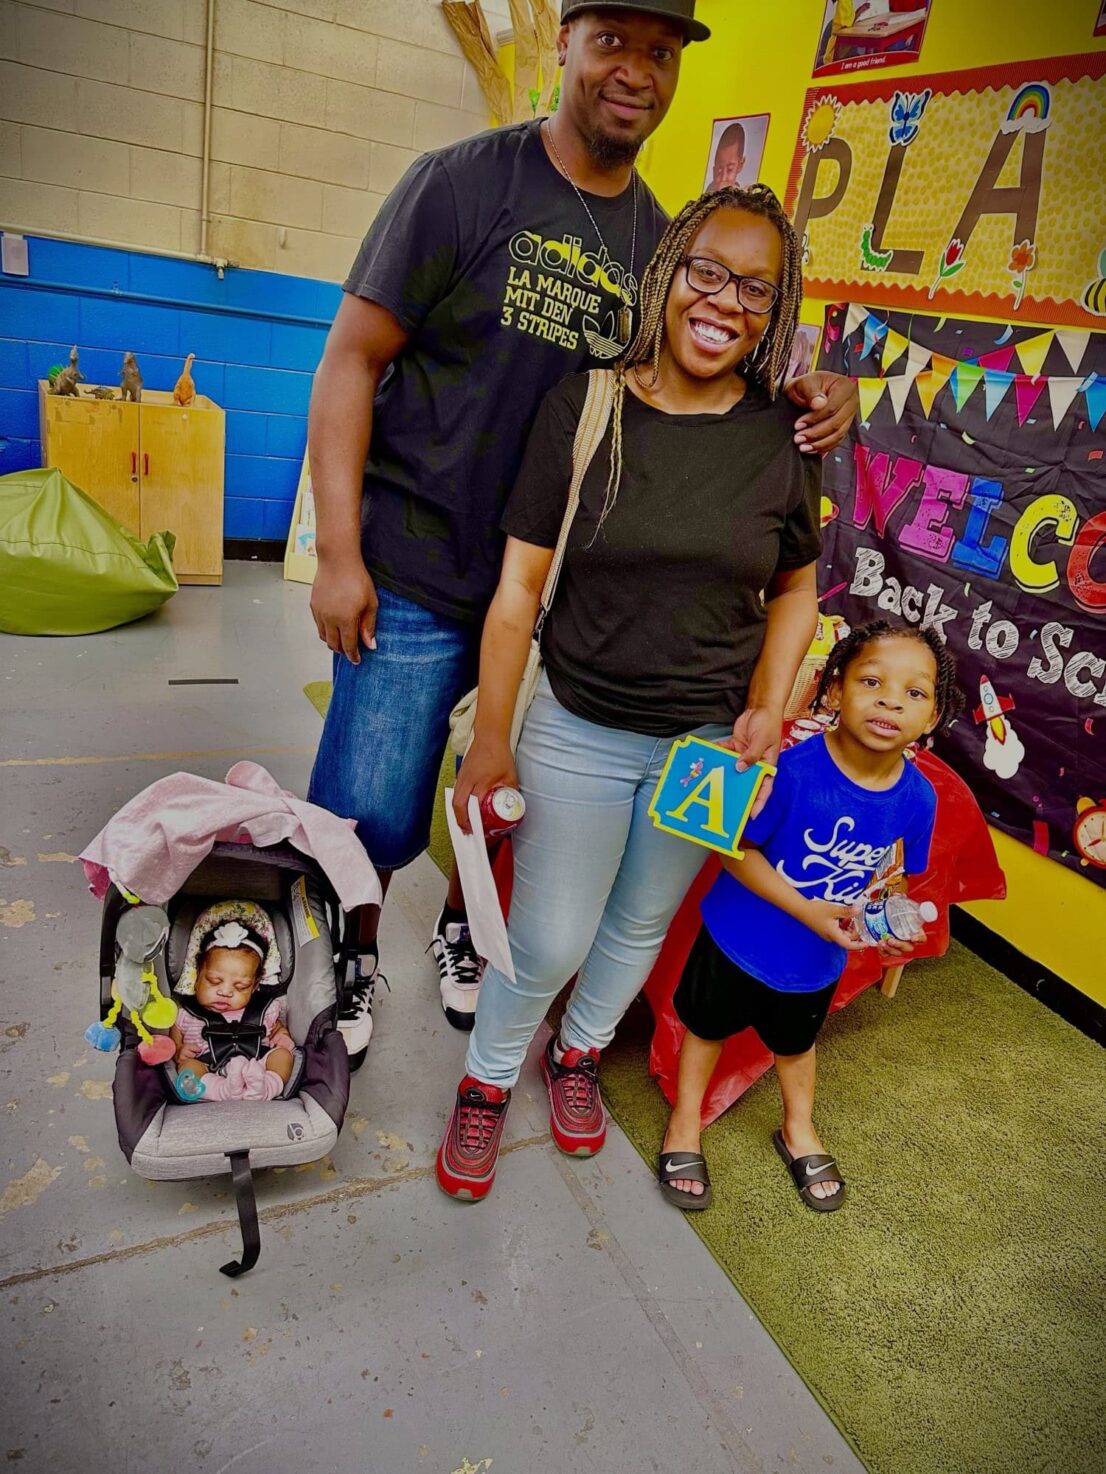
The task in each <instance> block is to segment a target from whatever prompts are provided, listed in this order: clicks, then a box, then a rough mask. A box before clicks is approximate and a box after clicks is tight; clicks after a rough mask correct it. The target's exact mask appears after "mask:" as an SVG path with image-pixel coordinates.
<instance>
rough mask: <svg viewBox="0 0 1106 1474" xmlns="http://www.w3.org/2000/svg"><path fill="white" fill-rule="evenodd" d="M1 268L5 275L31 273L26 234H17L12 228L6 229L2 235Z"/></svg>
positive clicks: (0, 249)
mask: <svg viewBox="0 0 1106 1474" xmlns="http://www.w3.org/2000/svg"><path fill="white" fill-rule="evenodd" d="M0 269H2V270H3V272H4V275H5V276H27V275H29V273H30V266H29V265H28V262H27V238H26V236H22V235H17V234H15V232H13V231H10V230H5V231H4V233H3V235H2V236H0Z"/></svg>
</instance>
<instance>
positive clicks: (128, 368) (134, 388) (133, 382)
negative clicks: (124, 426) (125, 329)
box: [119, 353, 142, 404]
mask: <svg viewBox="0 0 1106 1474" xmlns="http://www.w3.org/2000/svg"><path fill="white" fill-rule="evenodd" d="M119 382H120V383H121V384H122V386H123V392H122V394H121V395H120V396H119V397H120V399H129V400H130V401H131V403H132V404H141V403H142V375H141V374H140V373H139V372H138V364H137V362H136V361H135V356H134V354H133V353H124V354H123V372H122V373H121V374H120V375H119Z"/></svg>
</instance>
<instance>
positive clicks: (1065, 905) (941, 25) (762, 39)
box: [642, 0, 1106, 1004]
mask: <svg viewBox="0 0 1106 1474" xmlns="http://www.w3.org/2000/svg"><path fill="white" fill-rule="evenodd" d="M1097 11H1098V5H1097V0H1063V3H1060V4H1051V5H1050V4H1042V3H1041V0H1005V3H1004V4H1002V5H997V4H996V3H995V0H936V3H935V4H934V6H933V14H932V16H931V18H930V22H929V26H928V28H927V30H926V36H925V42H924V44H923V47H922V54H921V59H920V61H919V62H918V63H916V64H913V65H911V66H906V67H901V66H900V67H888V68H886V69H885V70H882V71H876V72H868V73H861V74H859V75H855V76H844V77H842V78H840V79H836V78H835V79H833V80H834V81H838V80H839V81H840V83H841V85H847V84H848V83H849V82H850V81H860V80H866V79H868V80H875V79H876V78H880V79H882V78H884V77H888V78H890V77H910V76H912V75H913V76H917V75H919V74H924V73H926V72H942V71H954V70H960V69H963V68H965V67H973V66H998V65H1001V64H1002V63H1004V62H1015V61H1030V60H1033V59H1035V58H1037V57H1046V56H1066V55H1069V54H1076V53H1080V52H1087V51H1101V50H1106V38H1100V39H1098V40H1096V39H1095V38H1094V37H1092V35H1091V30H1092V28H1093V25H1094V18H1095V16H1096V14H1097ZM696 14H697V15H699V16H700V17H701V18H702V19H703V20H705V21H706V23H707V24H708V25H709V26H710V27H711V28H712V30H713V32H714V35H713V37H712V39H711V40H710V41H708V42H706V43H705V44H703V45H695V46H689V47H688V49H687V51H686V52H685V53H684V60H683V72H682V76H681V80H680V89H679V92H678V93H677V96H676V101H675V102H674V104H673V106H672V111H671V112H670V114H669V116H668V119H667V121H666V122H665V124H664V127H663V128H662V129H661V130H660V131H659V132H658V133H657V134H656V136H655V137H654V138H653V139H652V140H651V142H650V143H649V144H648V146H647V148H646V150H645V153H644V155H643V158H642V173H643V174H644V175H645V178H646V179H647V180H648V181H649V183H650V185H651V186H652V188H653V189H654V190H655V191H656V193H657V195H658V197H659V198H660V200H661V203H662V204H663V205H664V206H665V207H666V209H669V210H673V211H675V210H678V209H679V208H680V206H682V205H683V203H684V201H685V200H687V199H689V198H690V197H691V196H692V195H696V194H698V193H699V190H700V188H701V187H702V182H703V175H704V173H705V172H706V163H707V151H708V147H709V143H710V136H711V124H712V122H713V120H714V119H715V118H727V117H740V116H742V115H745V114H751V113H770V114H771V122H770V124H769V128H768V140H767V147H766V149H765V153H764V162H763V165H762V167H761V178H762V179H763V180H764V182H765V183H766V184H770V185H771V186H772V188H773V189H774V190H775V191H776V192H777V194H779V195H780V197H781V198H782V197H783V194H784V190H785V187H786V184H787V174H788V169H789V167H790V164H791V155H792V152H793V149H794V146H795V138H796V135H797V133H798V131H799V125H800V123H801V122H802V109H803V99H804V96H805V94H806V90H807V88H808V87H810V86H812V85H814V84H813V83H812V80H811V75H810V73H811V66H812V64H813V61H814V50H815V47H816V46H817V44H818V37H819V34H820V31H821V25H822V16H823V6H822V3H821V0H787V3H780V4H775V5H765V4H764V3H763V0H699V3H698V6H697V9H696ZM1088 167H1089V168H1097V167H1100V162H1099V161H1097V160H1090V159H1089V160H1088ZM823 305H824V304H823V303H820V302H817V301H814V300H810V301H808V302H806V303H804V308H803V318H804V320H805V321H808V322H812V323H818V322H821V320H822V307H823ZM1093 797H1095V798H1097V797H1099V795H1097V794H1095V795H1093ZM995 843H996V846H997V848H998V853H999V861H1000V863H1001V864H1002V866H1003V868H1004V870H1005V871H1006V878H1007V884H1008V888H1009V898H1008V899H1007V900H1006V901H1003V902H995V901H988V902H984V903H982V904H979V905H973V906H969V907H967V908H966V909H967V910H968V911H970V912H971V913H972V914H973V915H975V916H977V917H978V919H979V920H980V921H981V922H982V923H983V924H984V925H986V926H988V927H990V928H992V930H994V931H997V932H999V933H1000V934H1001V935H1002V936H1004V937H1005V938H1006V939H1007V940H1008V941H1009V942H1011V943H1012V945H1014V946H1015V947H1017V948H1018V949H1019V951H1021V952H1024V953H1025V954H1026V955H1027V956H1029V957H1032V958H1033V959H1034V960H1036V961H1037V962H1040V963H1043V964H1044V966H1046V967H1048V968H1050V969H1051V970H1052V971H1053V972H1056V973H1058V974H1059V975H1060V976H1061V977H1062V978H1065V979H1066V980H1067V981H1068V982H1069V983H1072V984H1073V985H1074V986H1075V987H1078V988H1080V989H1082V991H1083V992H1085V993H1088V994H1090V995H1091V997H1093V998H1095V999H1097V1001H1098V1002H1100V1003H1104V1004H1106V962H1104V960H1103V959H1102V957H1101V956H1100V955H1099V954H1100V953H1101V951H1102V948H1103V946H1104V944H1106V889H1104V888H1103V887H1102V886H1098V885H1095V884H1094V883H1093V882H1092V881H1089V880H1086V879H1084V878H1083V877H1082V876H1080V875H1077V874H1075V873H1074V872H1072V871H1070V870H1066V869H1064V868H1063V867H1062V866H1060V865H1057V864H1055V863H1054V862H1053V861H1051V860H1047V859H1044V858H1043V857H1042V856H1040V855H1037V854H1034V852H1033V851H1032V850H1031V849H1029V848H1028V847H1027V846H1025V845H1022V844H1019V843H1017V842H1016V841H1015V840H1011V839H1008V838H1007V837H1006V836H1005V835H1003V834H996V835H995Z"/></svg>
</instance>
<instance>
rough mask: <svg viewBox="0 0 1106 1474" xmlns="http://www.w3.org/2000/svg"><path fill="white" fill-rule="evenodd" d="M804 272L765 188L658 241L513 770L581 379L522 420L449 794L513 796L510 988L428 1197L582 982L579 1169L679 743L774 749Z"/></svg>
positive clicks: (698, 213)
mask: <svg viewBox="0 0 1106 1474" xmlns="http://www.w3.org/2000/svg"><path fill="white" fill-rule="evenodd" d="M800 272H801V260H800V251H799V247H798V243H797V241H796V238H795V233H794V231H793V230H792V227H791V224H790V222H789V221H788V219H787V217H786V216H785V215H784V213H783V210H782V208H781V206H780V203H779V201H778V200H777V199H776V197H775V195H774V194H773V193H772V192H771V190H769V189H767V188H766V187H765V186H763V185H754V186H753V187H752V188H751V189H747V190H746V189H740V188H734V187H730V188H725V189H722V190H719V191H718V192H716V193H714V194H711V195H707V196H704V197H703V198H702V199H700V200H696V201H693V202H692V203H691V204H689V205H688V206H687V207H686V208H685V209H684V210H683V211H682V213H681V214H680V215H679V216H678V217H677V218H676V219H675V220H674V221H673V222H672V224H671V225H670V226H669V228H668V230H667V231H666V232H665V235H664V237H663V239H662V240H661V243H660V246H659V247H658V249H657V253H656V255H655V256H654V258H653V260H652V262H651V263H650V265H649V267H648V268H647V270H646V272H645V275H644V278H643V282H642V300H641V326H640V329H639V331H638V334H637V337H636V338H635V339H634V341H633V343H632V344H631V345H630V347H629V349H628V350H627V353H626V355H625V357H624V359H623V360H622V361H621V363H620V364H619V366H618V368H617V370H616V381H615V403H614V410H613V412H612V419H611V427H610V429H609V431H608V436H607V440H605V441H604V443H603V446H601V447H600V452H599V454H597V455H596V457H595V459H594V461H593V462H592V465H591V467H590V469H589V471H588V474H587V476H586V477H585V479H584V483H583V487H582V491H581V498H580V507H579V510H578V512H577V514H576V518H575V521H574V523H573V527H572V533H571V537H570V540H569V544H568V551H567V555H566V558H565V563H564V567H563V570H562V575H561V581H560V585H559V588H558V591H557V595H556V599H555V600H554V603H553V609H552V613H551V615H550V617H549V619H548V621H547V624H546V627H545V631H544V634H543V643H542V650H543V654H544V657H545V674H544V675H543V677H542V681H541V684H540V686H539V688H538V693H537V695H536V697H535V699H534V702H533V704H532V705H531V707H530V710H529V713H528V714H527V718H526V722H525V725H524V727H523V731H522V736H521V739H520V741H519V746H518V754H517V766H516V760H515V758H514V757H513V756H512V754H511V750H510V746H509V743H508V733H509V729H510V721H511V715H512V712H513V709H514V704H515V698H516V694H517V692H518V687H519V682H520V680H521V676H522V671H523V666H524V663H525V660H526V654H527V650H528V648H529V642H530V634H531V630H532V629H533V625H534V620H535V616H536V613H537V609H538V600H539V595H540V592H541V588H542V584H543V581H544V579H545V575H546V573H547V571H548V569H549V565H550V562H551V560H552V555H553V548H554V547H555V545H556V542H557V534H558V531H559V529H560V525H561V521H562V518H563V515H564V509H565V505H566V498H567V491H568V486H569V482H570V480H571V475H572V443H573V437H574V435H575V432H576V427H577V423H578V421H579V418H580V413H581V410H582V408H583V401H584V395H585V392H586V376H585V375H582V374H579V375H574V376H573V377H571V378H568V379H566V380H564V382H563V383H561V384H559V385H558V386H557V388H555V389H553V390H552V391H551V392H550V393H549V394H548V395H547V396H546V398H545V400H544V402H543V404H542V407H541V410H540V411H539V413H538V417H537V419H536V421H535V423H534V427H533V430H532V432H531V436H530V440H529V444H528V446H527V451H526V456H525V459H524V462H523V466H522V470H521V472H520V474H519V478H518V481H517V483H516V485H515V489H514V491H513V493H512V496H511V499H510V501H509V503H508V506H507V511H506V514H505V517H504V523H503V525H504V528H505V530H506V532H507V533H508V541H507V550H506V554H505V557H504V562H503V571H502V575H501V577H500V581H499V587H498V589H497V592H496V595H495V599H494V601H493V603H492V605H491V608H490V610H489V612H488V617H487V621H486V623H485V626H484V634H483V641H482V644H481V652H480V702H479V708H478V713H477V720H476V728H475V733H474V738H473V743H472V746H471V747H470V749H469V752H468V755H467V756H466V758H465V761H464V764H463V766H462V768H461V772H460V775H459V777H458V781H457V785H456V792H455V797H454V805H455V810H456V813H457V817H458V820H459V822H461V823H462V825H463V826H465V827H466V828H467V824H468V820H467V801H468V797H469V795H470V794H472V793H475V794H477V795H482V794H483V793H485V792H486V791H487V790H488V789H489V788H492V787H494V786H495V785H496V784H500V783H508V784H517V785H518V786H519V787H520V788H521V789H522V792H523V794H524V795H525V798H526V805H527V811H526V818H525V821H524V822H523V824H522V825H521V827H520V828H519V829H518V830H517V831H516V833H515V838H514V865H515V874H514V892H513V897H512V902H511V915H510V923H509V936H510V942H511V954H512V958H513V960H514V964H515V972H516V981H515V982H514V983H511V982H509V981H508V979H507V978H506V977H504V976H503V974H502V973H499V972H498V971H497V970H496V969H494V968H491V967H489V968H487V969H486V971H485V974H484V980H483V984H482V986H481V990H480V1000H479V1004H478V1006H477V1010H476V1023H475V1027H474V1029H473V1032H472V1035H471V1038H470V1044H469V1050H468V1058H467V1061H466V1074H465V1077H464V1079H463V1080H462V1081H461V1084H460V1087H459V1089H458V1092H457V1100H456V1103H455V1106H454V1109H453V1113H452V1115H451V1117H450V1121H449V1125H448V1126H447V1128H446V1133H445V1136H444V1138H443V1141H442V1145H441V1149H440V1151H439V1153H438V1181H439V1184H440V1185H441V1186H442V1188H443V1189H444V1190H445V1191H446V1192H448V1193H450V1194H452V1195H453V1196H455V1197H465V1198H470V1199H476V1198H482V1197H484V1196H485V1195H486V1194H487V1192H488V1191H489V1189H490V1188H491V1185H492V1180H493V1178H494V1175H495V1165H496V1159H497V1156H498V1152H499V1143H500V1138H501V1135H502V1130H503V1123H504V1117H505V1113H506V1110H507V1106H508V1104H509V1101H510V1092H511V1087H512V1086H513V1085H514V1083H515V1081H516V1080H517V1079H518V1073H519V1069H520V1067H521V1064H522V1060H523V1058H524V1056H525V1053H526V1050H527V1047H528V1046H529V1044H530V1041H531V1039H532V1038H533V1036H534V1033H535V1031H536V1030H537V1027H538V1025H539V1024H540V1023H541V1020H542V1019H543V1018H544V1016H545V1013H546V1010H547V1009H548V1006H549V1004H550V1002H551V1001H552V999H553V998H554V997H555V996H556V994H557V993H558V992H559V991H560V989H561V988H562V987H563V986H564V983H565V981H566V980H567V979H568V978H570V977H572V975H573V974H574V973H577V972H578V973H579V976H578V980H577V983H576V986H575V989H574V990H573V993H572V997H571V1000H570V1002H569V1004H568V1008H567V1010H566V1012H565V1016H564V1020H563V1023H562V1026H561V1030H560V1037H559V1038H554V1039H551V1040H550V1043H549V1047H548V1049H547V1050H546V1052H545V1055H544V1057H543V1061H542V1073H543V1075H544V1077H545V1080H546V1085H547V1087H548V1090H549V1098H550V1110H551V1118H550V1119H551V1127H552V1132H553V1137H554V1140H555V1141H556V1143H557V1145H558V1146H559V1147H560V1148H561V1149H562V1150H563V1151H566V1152H569V1153H572V1154H574V1155H577V1156H590V1155H591V1154H592V1153H594V1152H596V1151H598V1149H599V1148H600V1147H601V1146H602V1144H603V1140H604V1137H605V1134H606V1125H605V1118H604V1114H603V1105H602V1101H601V1099H600V1096H599V1086H598V1078H597V1067H598V1062H599V1055H600V1051H601V1050H602V1049H603V1047H604V1046H605V1045H606V1044H608V1043H609V1042H610V1039H611V1037H612V1036H613V1034H614V1030H615V1027H616V1025H617V1024H618V1021H619V1019H620V1018H621V1017H622V1015H623V1013H624V1012H625V1010H626V1009H627V1007H628V1006H629V1004H630V1003H631V1002H632V1000H633V998H634V997H635V996H636V994H637V992H638V991H639V989H640V988H641V985H642V983H643V982H644V981H645V978H646V977H647V976H648V973H649V970H650V968H651V967H652V965H653V962H654V960H655V958H656V956H657V953H658V951H659V950H660V946H661V942H662V941H663V939H664V935H665V933H666V931H667V930H668V925H669V922H670V921H671V919H672V916H673V914H674V912H675V910H676V908H677V906H678V905H679V903H680V901H681V900H682V898H683V896H684V895H685V893H686V891H687V889H688V886H689V885H690V884H691V881H692V880H693V879H694V877H695V874H696V872H697V871H698V869H699V867H700V865H701V864H702V862H703V858H704V857H703V851H702V850H701V849H699V848H698V847H697V846H695V845H692V844H688V843H687V842H686V841H685V840H681V839H679V838H675V837H673V836H671V835H668V834H665V833H663V832H661V831H659V830H657V829H656V828H655V827H654V826H653V824H652V821H651V820H650V818H649V816H648V812H647V811H648V807H649V802H650V799H651V798H652V795H653V791H654V789H655V788H656V785H657V781H658V778H659V776H660V772H661V769H662V767H663V765H664V761H665V758H666V756H667V754H668V750H669V748H670V746H671V744H672V742H673V740H674V739H676V738H678V737H680V736H682V735H684V734H685V733H694V734H696V735H698V736H701V737H705V738H708V739H711V740H713V741H726V742H728V743H730V744H732V746H733V747H734V748H735V750H736V751H737V753H738V755H739V757H740V758H742V759H743V760H744V761H746V762H754V761H757V760H758V759H761V758H763V759H766V760H768V761H771V760H773V759H774V758H775V756H776V754H777V752H778V749H779V742H780V731H781V727H782V722H783V708H784V703H785V701H786V699H787V696H788V694H789V692H790V690H791V686H792V682H793V680H794V677H795V674H796V672H797V670H798V667H799V663H800V661H801V660H802V657H803V655H804V653H805V652H806V650H807V647H808V645H809V643H810V639H811V636H812V634H813V631H814V627H815V623H816V619H817V606H816V593H815V570H814V561H815V559H816V558H817V556H818V553H819V552H820V549H821V535H820V531H819V518H818V502H819V491H820V482H821V477H820V470H819V465H818V462H817V461H812V460H811V459H810V458H808V457H804V456H803V455H802V454H801V453H800V451H799V450H798V448H797V446H796V445H795V443H794V411H793V410H792V409H791V407H790V406H789V405H788V404H787V401H786V400H785V399H783V398H777V396H776V388H777V386H778V385H779V383H780V380H781V378H782V375H783V371H784V368H785V366H786V364H787V361H788V354H789V352H790V349H791V340H792V337H793V336H794V331H795V323H796V320H797V316H798V310H799V302H800V296H801V277H800ZM608 445H609V454H604V451H605V450H606V448H607V446H608ZM762 590H763V591H764V597H763V598H762V595H761V591H762ZM762 793H763V790H762ZM765 796H766V795H765Z"/></svg>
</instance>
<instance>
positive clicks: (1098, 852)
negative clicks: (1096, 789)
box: [1071, 798, 1106, 870]
mask: <svg viewBox="0 0 1106 1474" xmlns="http://www.w3.org/2000/svg"><path fill="white" fill-rule="evenodd" d="M1075 812H1076V815H1077V818H1076V821H1075V824H1074V826H1073V827H1072V831H1071V837H1072V840H1073V842H1074V844H1075V848H1076V849H1077V850H1078V852H1079V858H1080V860H1081V861H1082V863H1083V864H1084V865H1095V866H1097V867H1098V869H1099V870H1106V799H1103V800H1102V801H1101V802H1099V803H1095V802H1094V800H1093V799H1090V798H1081V799H1080V800H1079V802H1078V803H1077V804H1076V806H1075Z"/></svg>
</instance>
